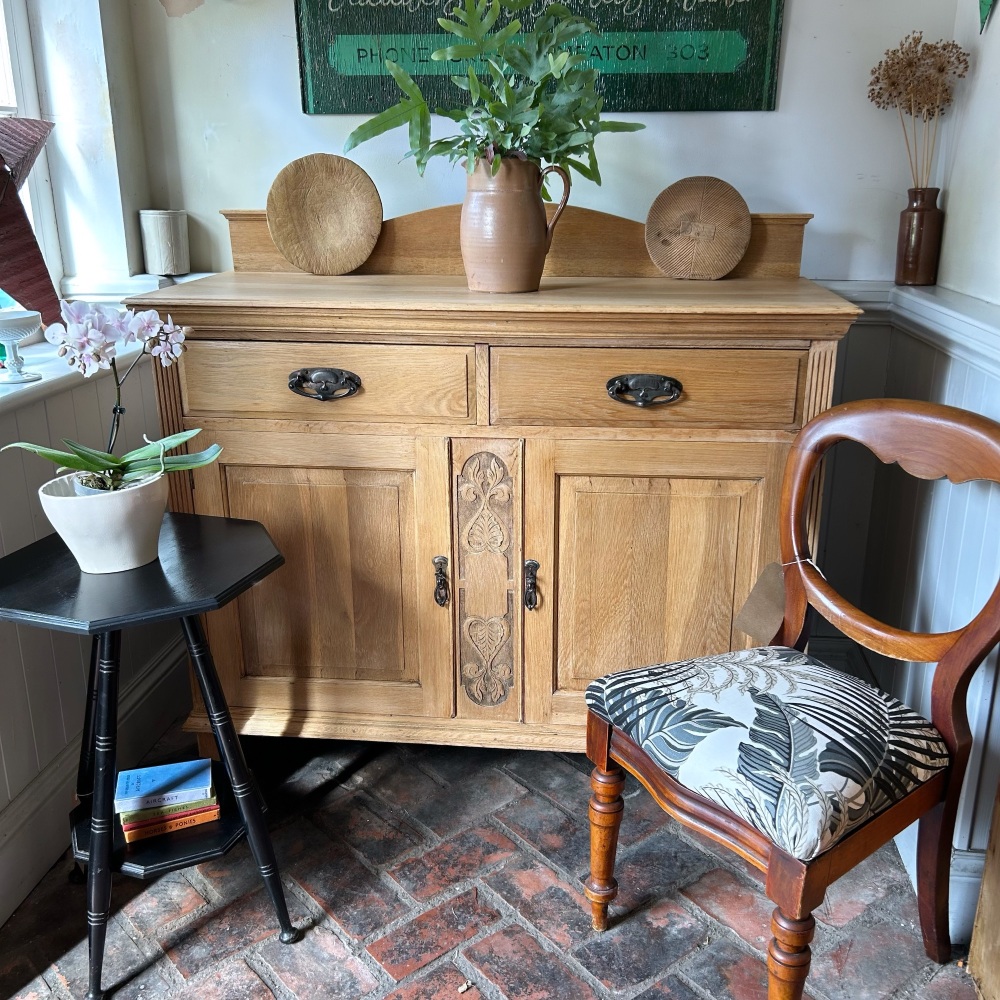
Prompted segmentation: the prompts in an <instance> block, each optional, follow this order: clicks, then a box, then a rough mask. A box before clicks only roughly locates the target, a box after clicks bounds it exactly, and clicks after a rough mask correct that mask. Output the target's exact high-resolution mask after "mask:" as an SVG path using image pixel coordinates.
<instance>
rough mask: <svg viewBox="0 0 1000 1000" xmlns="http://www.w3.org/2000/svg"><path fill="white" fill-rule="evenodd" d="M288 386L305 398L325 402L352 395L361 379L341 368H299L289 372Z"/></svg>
mask: <svg viewBox="0 0 1000 1000" xmlns="http://www.w3.org/2000/svg"><path fill="white" fill-rule="evenodd" d="M288 388H289V389H291V390H292V392H297V393H298V394H299V395H300V396H305V397H306V399H317V400H319V401H320V402H321V403H325V402H327V401H328V400H331V399H344V398H345V397H347V396H353V395H354V394H355V393H356V392H357V391H358V390H359V389H360V388H361V379H360V377H359V376H357V375H355V374H354V372H349V371H346V370H344V369H343V368H300V369H299V370H298V371H294V372H290V373H289V375H288Z"/></svg>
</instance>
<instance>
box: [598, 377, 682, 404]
mask: <svg viewBox="0 0 1000 1000" xmlns="http://www.w3.org/2000/svg"><path fill="white" fill-rule="evenodd" d="M683 391H684V386H682V385H681V383H680V382H679V381H678V380H677V379H675V378H671V377H670V376H669V375H616V376H615V377H614V378H611V379H608V395H609V396H610V397H611V398H612V399H614V400H616V401H617V402H619V403H628V404H629V405H630V406H654V405H656V406H660V405H665V404H666V403H674V402H676V401H677V400H678V399H680V398H681V393H682V392H683Z"/></svg>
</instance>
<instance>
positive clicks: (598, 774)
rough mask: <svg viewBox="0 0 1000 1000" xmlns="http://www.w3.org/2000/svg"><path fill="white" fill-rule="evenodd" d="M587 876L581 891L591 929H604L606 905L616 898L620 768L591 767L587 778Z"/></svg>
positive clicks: (622, 775) (621, 802) (622, 774)
mask: <svg viewBox="0 0 1000 1000" xmlns="http://www.w3.org/2000/svg"><path fill="white" fill-rule="evenodd" d="M590 787H591V789H592V791H593V795H591V797H590V875H589V877H588V878H587V881H586V882H584V884H583V891H584V893H586V896H587V899H589V900H590V906H591V910H592V913H593V924H594V929H595V930H598V931H603V930H607V927H608V904H610V902H611V900H613V899H614V898H615V896H617V895H618V882H617V880H616V879H615V876H614V872H615V855H616V853H617V851H618V830H619V828H620V827H621V824H622V813H623V811H624V809H625V802H624V800H623V799H622V789H623V788H624V787H625V772H624V771H622V769H621V768H620V767H613V768H612V769H610V770H607V771H602V770H601V768H600V767H595V768H594V770H593V772H592V773H591V775H590Z"/></svg>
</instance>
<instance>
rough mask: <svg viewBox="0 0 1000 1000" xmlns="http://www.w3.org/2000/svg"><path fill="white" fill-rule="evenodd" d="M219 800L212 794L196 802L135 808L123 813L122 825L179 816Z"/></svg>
mask: <svg viewBox="0 0 1000 1000" xmlns="http://www.w3.org/2000/svg"><path fill="white" fill-rule="evenodd" d="M217 801H218V800H217V799H216V797H215V796H214V795H210V796H209V797H208V798H205V799H197V800H195V801H194V802H175V803H174V804H173V805H169V806H153V808H152V809H134V810H132V811H131V812H123V813H121V823H122V826H131V825H134V824H136V823H148V822H149V821H150V820H158V819H166V817H167V816H179V815H183V814H185V813H189V812H194V811H195V810H196V809H203V808H205V807H206V806H214V805H216V803H217Z"/></svg>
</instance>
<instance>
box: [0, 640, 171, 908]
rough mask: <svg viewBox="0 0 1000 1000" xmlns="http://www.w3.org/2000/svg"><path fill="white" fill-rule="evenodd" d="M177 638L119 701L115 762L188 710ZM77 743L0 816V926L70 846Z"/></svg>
mask: <svg viewBox="0 0 1000 1000" xmlns="http://www.w3.org/2000/svg"><path fill="white" fill-rule="evenodd" d="M190 704H191V702H190V687H189V685H188V677H187V657H186V655H185V650H184V644H183V642H182V641H181V639H180V637H178V639H177V640H176V641H175V642H171V643H170V644H168V645H167V646H165V647H164V648H163V649H162V650H160V652H159V654H158V655H157V656H156V657H155V658H154V660H153V661H152V662H151V663H150V664H149V666H148V667H147V669H146V670H144V671H143V672H142V674H141V676H140V677H139V679H138V680H137V681H136V682H135V683H134V684H132V685H131V686H130V687H129V688H127V689H126V690H124V691H122V692H121V694H120V697H119V700H118V756H119V759H120V760H137V759H138V758H139V757H141V755H142V754H143V753H145V752H146V751H147V750H148V749H149V748H150V747H151V746H152V745H153V744H154V743H155V742H156V740H157V739H159V738H160V736H161V735H162V734H163V733H164V732H165V731H166V729H167V728H168V727H169V726H170V724H171V723H172V722H173V721H174V720H175V719H177V718H178V717H179V716H181V715H183V714H184V713H185V712H186V711H188V710H189V708H190ZM79 762H80V737H79V736H77V737H76V738H75V739H73V740H71V741H70V742H69V743H68V744H67V745H66V746H65V747H64V748H63V749H62V751H60V753H59V754H58V755H57V756H56V757H55V759H54V760H53V761H52V762H51V763H50V764H49V765H48V766H47V767H46V768H44V770H42V771H41V772H40V773H39V774H38V776H37V777H36V778H35V779H34V780H33V781H32V782H31V783H30V784H29V785H28V786H27V787H26V788H25V789H24V790H23V791H22V792H21V794H20V795H18V796H17V798H15V799H14V800H13V801H12V802H10V803H9V805H8V806H7V807H6V808H5V809H4V810H3V811H2V812H0V924H3V923H4V922H5V921H6V920H7V918H8V917H9V916H10V915H11V914H12V913H13V912H14V910H15V909H16V908H17V907H18V906H20V904H21V901H22V900H23V899H24V898H25V897H26V896H27V895H28V893H30V892H31V890H32V889H33V888H34V887H35V886H36V885H37V884H38V883H39V882H40V881H41V879H42V877H43V876H44V875H45V873H46V872H47V871H48V870H49V868H51V867H52V865H53V864H55V862H56V861H58V859H59V857H60V855H61V854H62V853H63V851H65V850H66V848H67V847H68V846H69V820H68V817H69V811H70V808H71V807H72V804H73V797H74V794H75V792H76V773H77V768H78V766H79Z"/></svg>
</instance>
